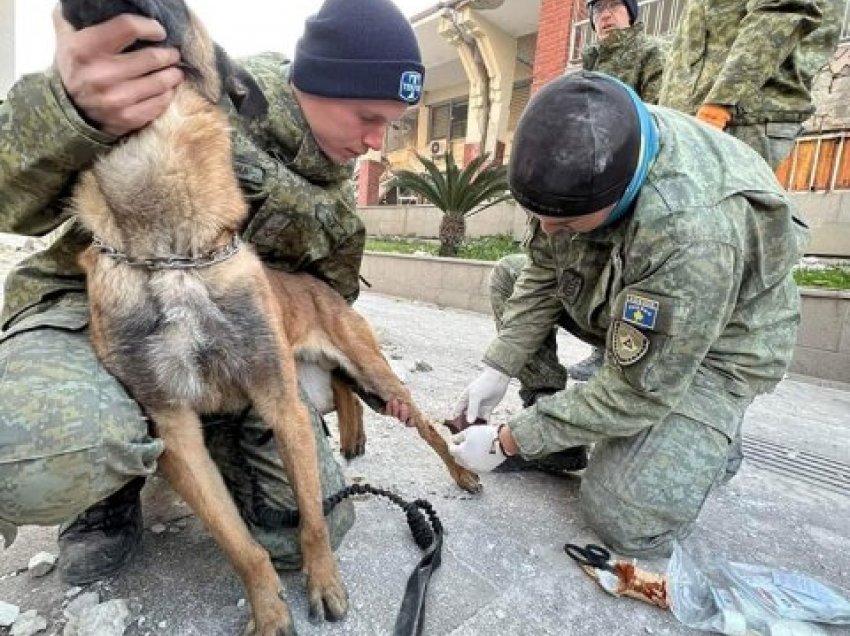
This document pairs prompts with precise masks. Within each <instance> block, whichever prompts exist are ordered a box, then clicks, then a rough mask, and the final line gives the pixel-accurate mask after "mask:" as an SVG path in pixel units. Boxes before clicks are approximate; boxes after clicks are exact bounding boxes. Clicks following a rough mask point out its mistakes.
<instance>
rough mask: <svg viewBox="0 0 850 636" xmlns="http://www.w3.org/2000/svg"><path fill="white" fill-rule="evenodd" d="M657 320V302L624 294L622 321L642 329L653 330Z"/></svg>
mask: <svg viewBox="0 0 850 636" xmlns="http://www.w3.org/2000/svg"><path fill="white" fill-rule="evenodd" d="M657 319H658V301H657V300H652V299H650V298H644V297H643V296H638V295H637V294H626V304H625V305H624V306H623V320H625V321H626V322H630V323H632V324H633V325H637V326H638V327H643V328H644V329H654V328H655V322H656V320H657Z"/></svg>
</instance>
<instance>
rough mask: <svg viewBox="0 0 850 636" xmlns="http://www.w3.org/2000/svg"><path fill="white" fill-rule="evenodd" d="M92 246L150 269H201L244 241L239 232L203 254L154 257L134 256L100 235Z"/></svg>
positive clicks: (131, 265) (229, 252)
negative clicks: (104, 239)
mask: <svg viewBox="0 0 850 636" xmlns="http://www.w3.org/2000/svg"><path fill="white" fill-rule="evenodd" d="M92 247H94V248H95V249H96V250H97V251H99V252H100V253H101V254H103V255H105V256H108V257H109V258H111V259H113V260H116V261H118V262H120V263H125V264H127V265H129V266H130V267H144V268H145V269H150V270H162V269H199V268H202V267H209V266H211V265H215V264H217V263H221V262H224V261H226V260H227V259H229V258H230V257H232V256H234V255H235V254H236V253H237V252H238V251H239V249H240V248H241V247H242V241H241V239H240V238H239V235H238V234H234V235H233V238H231V239H230V241H229V242H228V243H226V244H225V245H222V246H221V247H217V248H215V249H214V250H213V251H211V252H208V253H206V254H203V255H201V256H196V257H192V256H160V257H154V258H133V257H131V256H127V254H124V253H123V252H119V251H118V250H116V249H115V248H114V247H110V246H109V245H107V244H106V243H104V242H103V241H101V240H100V239H99V238H98V237H96V236H95V237H93V238H92Z"/></svg>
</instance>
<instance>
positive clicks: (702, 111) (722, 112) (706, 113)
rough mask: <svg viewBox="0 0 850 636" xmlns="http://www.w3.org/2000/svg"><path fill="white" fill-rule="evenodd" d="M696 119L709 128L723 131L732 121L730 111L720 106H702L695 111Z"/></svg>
mask: <svg viewBox="0 0 850 636" xmlns="http://www.w3.org/2000/svg"><path fill="white" fill-rule="evenodd" d="M696 117H697V119H699V120H700V121H701V122H705V123H706V124H708V125H709V126H714V127H715V128H719V129H720V130H725V128H726V126H728V125H729V122H730V121H731V120H732V109H731V108H729V107H728V106H723V105H721V104H703V105H702V106H700V107H699V110H697V115H696Z"/></svg>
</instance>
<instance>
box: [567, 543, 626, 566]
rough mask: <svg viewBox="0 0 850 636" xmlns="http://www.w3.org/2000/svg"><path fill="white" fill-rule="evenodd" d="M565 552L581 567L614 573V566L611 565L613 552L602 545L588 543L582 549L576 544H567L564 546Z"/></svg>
mask: <svg viewBox="0 0 850 636" xmlns="http://www.w3.org/2000/svg"><path fill="white" fill-rule="evenodd" d="M564 552H566V553H567V556H569V557H570V558H571V559H572V560H573V561H575V562H576V563H578V564H579V565H585V566H588V567H592V568H597V569H599V570H608V571H609V572H614V565H613V563H611V552H610V551H609V550H607V549H606V548H603V547H602V546H601V545H596V544H595V543H588V544H587V545H585V546H584V547H583V548H582V547H581V546H579V545H576V544H575V543H567V544H566V545H564Z"/></svg>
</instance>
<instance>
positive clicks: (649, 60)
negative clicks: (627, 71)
mask: <svg viewBox="0 0 850 636" xmlns="http://www.w3.org/2000/svg"><path fill="white" fill-rule="evenodd" d="M666 57H667V56H666V52H665V50H664V48H663V47H662V46H661V45H660V44H658V45H657V46H652V47H650V48H649V49H648V50H647V53H646V58H645V59H644V63H643V73H642V77H641V85H640V86H639V87H638V91H637V92H638V94H639V95H640V98H641V99H642V100H643V101H645V102H646V103H647V104H657V103H658V95H659V93H660V92H661V77H662V75H663V73H664V64H665V62H666Z"/></svg>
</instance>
